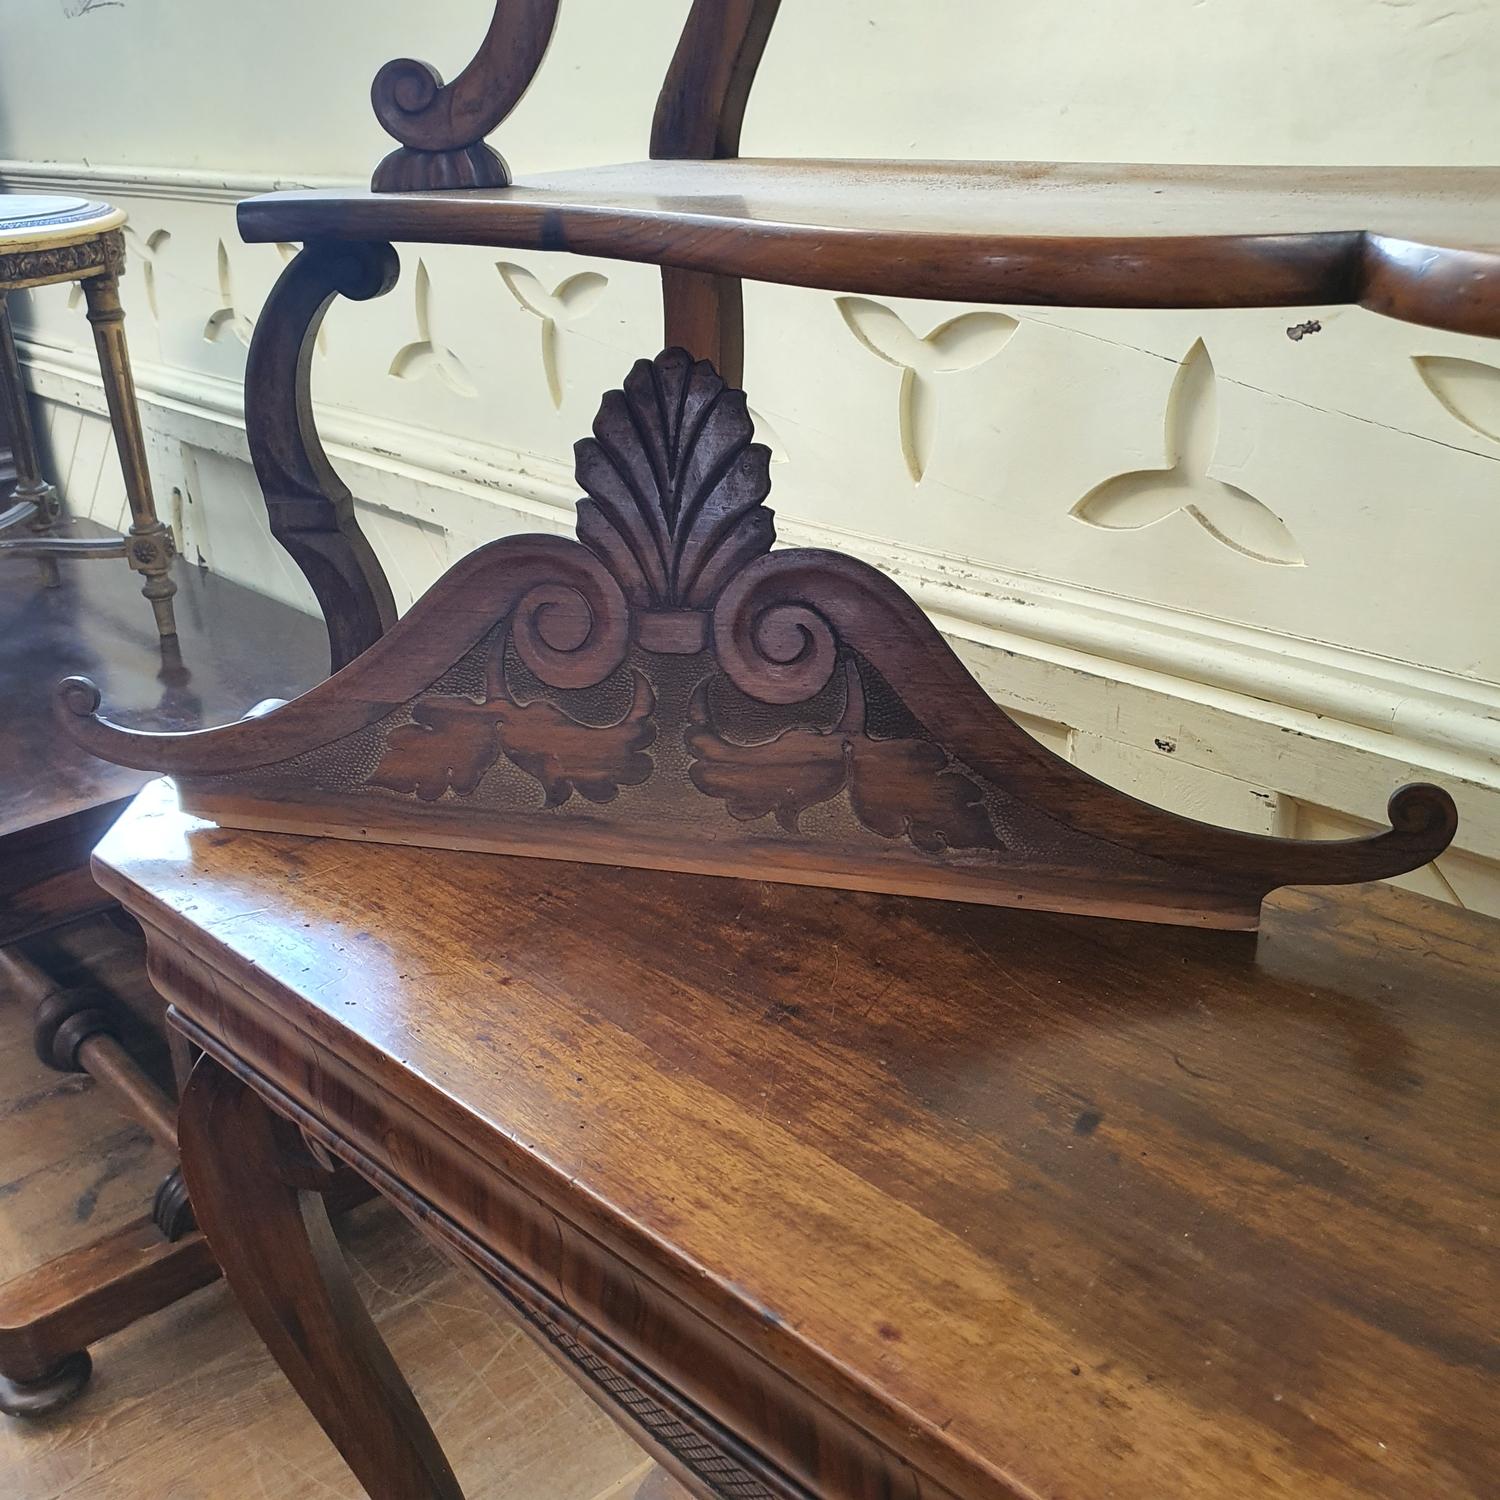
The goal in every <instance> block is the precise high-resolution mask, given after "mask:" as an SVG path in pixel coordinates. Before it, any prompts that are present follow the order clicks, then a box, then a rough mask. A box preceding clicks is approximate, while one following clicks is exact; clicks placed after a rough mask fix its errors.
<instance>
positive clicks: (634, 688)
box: [60, 349, 1456, 927]
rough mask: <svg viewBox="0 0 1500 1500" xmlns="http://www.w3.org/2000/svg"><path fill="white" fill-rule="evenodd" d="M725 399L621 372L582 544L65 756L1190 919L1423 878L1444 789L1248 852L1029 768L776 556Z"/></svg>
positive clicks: (1033, 746) (1244, 846)
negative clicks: (175, 730)
mask: <svg viewBox="0 0 1500 1500" xmlns="http://www.w3.org/2000/svg"><path fill="white" fill-rule="evenodd" d="M769 456H770V455H769V451H768V450H767V449H766V448H765V447H763V446H762V445H761V444H759V443H756V442H754V441H753V430H752V426H751V421H750V417H749V414H748V410H747V408H746V404H745V397H744V394H743V392H741V391H738V390H733V389H731V388H729V387H727V386H726V385H725V383H724V381H723V380H722V379H721V378H720V376H719V375H718V373H717V372H716V371H715V370H714V369H713V367H712V366H711V365H709V364H708V363H707V362H705V361H694V360H693V359H692V357H691V356H690V355H688V354H686V353H685V352H684V351H682V350H680V349H672V350H668V351H667V352H665V353H664V354H661V355H659V356H658V357H657V358H656V359H654V360H641V361H640V362H639V363H638V364H637V365H636V366H635V368H634V369H633V370H632V371H631V373H630V376H629V378H628V379H627V380H626V382H625V386H624V389H623V390H620V391H613V392H611V393H610V394H609V395H608V396H606V397H605V399H604V403H603V406H602V409H601V411H600V414H599V417H598V420H597V421H596V423H595V426H594V435H593V437H592V438H588V439H585V440H584V441H583V442H581V443H579V445H578V449H577V464H578V478H579V482H580V484H581V486H582V487H583V489H584V490H585V492H586V498H584V499H583V500H581V501H580V502H579V504H578V537H577V540H573V539H569V538H562V537H557V536H514V537H506V538H503V539H502V540H500V541H496V542H492V543H490V544H489V545H488V546H486V547H483V548H481V549H479V550H478V551H477V552H474V553H472V554H470V555H469V556H468V557H466V558H464V559H463V560H462V561H461V562H459V563H458V564H457V565H455V566H454V567H453V568H452V569H450V571H449V572H448V573H447V574H446V575H445V576H444V577H443V578H442V579H441V580H439V582H438V583H437V584H435V585H434V586H433V588H432V589H431V590H429V592H428V593H427V595H426V596H425V597H424V598H423V599H421V600H420V601H419V602H418V603H417V604H416V605H415V606H414V607H413V609H412V610H411V611H410V613H409V614H407V616H406V617H405V618H404V619H402V620H401V621H400V622H399V623H398V624H397V625H395V626H394V627H393V628H392V629H391V630H390V631H389V632H388V633H387V634H386V635H385V636H383V637H382V638H381V639H380V640H378V641H377V642H376V643H375V644H374V645H373V646H371V647H370V648H369V649H368V650H367V651H365V652H364V653H363V654H362V655H360V656H359V657H358V658H356V659H355V660H354V661H353V662H351V663H350V664H349V665H348V666H347V667H345V668H344V669H343V670H342V671H340V672H338V673H337V674H336V675H335V676H333V677H332V678H330V679H329V680H328V681H327V682H325V683H322V684H320V685H319V686H318V687H316V688H314V689H313V690H312V691H311V692H309V693H307V694H305V695H304V696H303V697H301V698H298V699H295V700H294V701H292V702H290V703H287V704H284V705H281V706H278V707H273V708H271V709H270V710H269V711H267V712H264V713H261V714H258V715H257V716H256V717H253V718H248V719H245V720H242V721H241V722H239V723H237V724H232V725H228V726H226V727H224V728H221V729H214V730H206V731H202V732H200V733H195V734H180V735H153V734H142V733H137V732H133V731H129V730H125V729H121V728H119V727H118V726H116V725H113V724H110V723H109V722H108V721H106V720H104V719H101V718H100V717H99V716H98V714H97V708H98V705H99V695H98V692H97V690H96V689H95V688H94V686H93V685H92V684H91V683H89V682H88V681H87V680H86V679H78V678H74V679H70V680H69V681H68V682H67V683H65V684H63V685H62V688H61V690H60V709H61V713H62V717H63V719H64V722H65V723H66V725H67V727H68V730H69V732H70V733H71V734H72V736H73V738H74V739H76V740H77V741H78V742H79V743H80V744H81V745H83V746H84V748H86V749H88V750H91V751H93V752H94V753H95V754H97V755H101V756H103V757H104V758H105V759H107V760H113V761H117V762H120V763H123V764H125V765H131V766H137V767H141V768H143V769H156V770H163V771H168V772H171V773H172V774H174V775H175V776H176V777H177V779H178V781H179V783H180V788H181V793H182V799H183V803H184V805H185V806H186V807H188V808H189V809H190V810H192V811H194V812H198V813H200V814H202V815H204V816H206V817H210V818H214V819H216V820H218V821H219V822H221V823H224V824H227V825H230V826H236V827H246V828H262V829H272V830H285V831H290V832H301V833H324V834H333V835H336V836H340V837H348V838H360V839H373V840H377V841H381V840H384V841H390V842H399V843H410V844H429V845H434V846H437V847H443V848H460V849H482V850H491V851H496V852H505V853H515V854H529V855H542V856H546V857H550V858H557V859H580V860H586V861H592V862H602V863H607V864H618V865H627V866H628V865H638V866H644V867H652V868H665V869H682V870H689V871H698V872H702V873H706V874H718V875H739V876H750V877H754V878H758V879H765V880H782V881H790V882H795V883H803V884H813V885H831V886H846V887H850V888H855V889H865V890H875V891H890V892H900V893H904V894H913V895H925V896H938V897H947V898H952V899H959V900H967V901H979V902H988V903H991V904H996V905H1008V906H1014V905H1021V906H1038V907H1044V908H1048V909H1053V910H1063V911H1084V912H1097V913H1102V914H1108V915H1113V916H1121V917H1133V918H1143V919H1149V920H1156V921H1168V922H1192V923H1201V924H1204V925H1210V926H1223V927H1253V926H1254V925H1255V923H1256V921H1257V919H1258V914H1259V908H1260V902H1261V899H1262V897H1264V896H1265V894H1266V893H1267V892H1268V891H1270V890H1272V889H1274V888H1275V887H1277V886H1280V885H1291V884H1320V883H1334V884H1342V883H1347V882H1353V881H1363V880H1374V879H1379V878H1382V877H1385V876H1390V875H1395V874H1399V873H1402V872H1404V871H1407V870H1411V869H1414V868H1415V867H1417V866H1419V865H1422V864H1425V863H1426V862H1428V861H1429V860H1431V859H1433V858H1434V857H1435V856H1436V855H1437V854H1439V853H1441V852H1442V850H1443V849H1445V848H1446V847H1447V845H1448V843H1449V841H1450V840H1451V839H1452V837H1453V833H1454V829H1455V827H1456V814H1455V811H1454V807H1453V802H1452V800H1451V798H1450V797H1449V796H1448V795H1447V793H1446V792H1443V791H1441V790H1440V789H1438V788H1436V787H1431V786H1420V785H1419V786H1409V787H1405V788H1403V789H1402V790H1401V791H1399V792H1397V793H1396V794H1395V796H1394V797H1393V798H1392V799H1391V803H1390V809H1389V813H1390V819H1391V824H1392V826H1391V827H1390V828H1389V829H1387V830H1386V831H1385V832H1383V833H1378V834H1374V835H1372V836H1370V837H1368V838H1359V839H1350V840H1343V841H1337V842H1302V841H1296V840H1288V839H1272V838H1261V837H1257V836H1254V835H1249V834H1242V833H1235V832H1231V831H1228V830H1225V829H1220V828H1214V827H1210V826H1208V825H1206V824H1201V823H1195V822H1191V821H1189V820H1188V819H1185V818H1179V817H1176V816H1175V815H1173V814H1171V813H1167V812H1163V811H1162V810H1161V809H1159V808H1156V807H1152V806H1150V805H1148V804H1146V803H1144V802H1139V801H1136V800H1135V799H1134V798H1131V797H1129V796H1127V795H1125V794H1124V793H1123V792H1120V791H1117V790H1115V789H1113V788H1111V787H1109V786H1106V785H1104V784H1103V783H1102V782H1098V781H1095V780H1094V779H1093V778H1092V777H1090V776H1088V775H1086V774H1085V773H1084V772H1082V771H1080V770H1079V769H1078V768H1077V767H1075V766H1073V765H1071V764H1070V763H1069V762H1067V761H1064V760H1062V759H1060V758H1059V757H1057V756H1056V755H1054V754H1052V753H1051V752H1050V751H1048V750H1046V749H1045V748H1043V747H1042V746H1041V745H1039V744H1038V743H1037V742H1036V741H1035V740H1033V739H1032V738H1031V737H1030V736H1028V735H1027V734H1026V733H1025V732H1024V731H1023V730H1021V729H1020V728H1018V727H1017V726H1016V724H1015V723H1014V722H1013V721H1012V720H1011V719H1009V718H1008V717H1007V716H1006V715H1005V714H1004V713H1003V712H1002V711H1001V710H1000V709H999V708H998V707H997V706H996V705H995V704H994V702H993V701H992V700H991V699H990V698H989V697H988V696H987V695H986V694H985V692H984V691H983V690H982V689H981V688H980V687H979V685H978V684H977V683H976V682H975V681H974V679H973V678H972V677H971V676H970V675H969V673H968V671H967V670H966V669H965V668H964V666H963V665H962V663H961V662H960V661H959V660H958V658H957V657H956V656H955V655H954V654H953V652H952V650H951V649H950V648H949V647H948V645H947V643H946V642H945V641H944V640H943V638H942V637H941V636H940V635H939V634H938V632H937V630H936V629H935V628H934V627H933V625H932V624H931V623H930V622H929V621H928V619H927V618H926V616H925V615H924V614H923V613H922V612H921V610H920V609H918V607H917V606H916V605H915V604H914V603H913V602H912V601H911V600H910V599H909V598H908V597H907V596H906V594H904V593H903V592H902V590H901V589H900V588H899V587H898V586H897V585H896V584H894V583H893V582H891V580H890V579H888V578H887V577H885V575H884V574H882V573H880V572H878V571H877V570H875V569H874V568H871V567H869V566H868V565H866V564H865V563H862V562H859V561H857V560H855V559H853V558H850V557H846V556H844V555H843V554H841V553H837V552H827V551H816V550H810V549H796V550H787V551H773V550H772V542H773V540H774V527H773V522H772V515H771V512H770V510H768V509H767V508H766V506H765V503H764V502H765V500H766V497H767V495H768V493H769V490H770V480H769Z"/></svg>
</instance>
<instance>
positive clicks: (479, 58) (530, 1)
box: [370, 0, 561, 192]
mask: <svg viewBox="0 0 1500 1500" xmlns="http://www.w3.org/2000/svg"><path fill="white" fill-rule="evenodd" d="M560 3H561V0H496V4H495V11H494V15H493V16H492V18H491V20H490V26H489V30H488V31H487V32H486V33H485V35H484V40H483V41H482V42H481V43H480V45H479V50H478V51H477V52H476V53H475V54H474V57H473V58H472V59H471V61H470V62H469V63H468V65H467V66H466V67H465V68H464V70H463V71H462V72H461V73H460V74H459V75H458V77H457V78H455V79H454V80H453V82H452V83H444V82H443V79H442V75H441V74H440V73H439V72H438V71H437V69H436V68H434V67H433V66H432V65H431V64H430V63H424V62H418V61H416V60H415V59H413V58H409V57H400V58H395V59H393V60H392V61H391V62H388V63H386V65H385V66H384V67H383V68H381V70H380V71H379V73H377V74H376V75H375V81H374V83H373V84H372V85H371V86H370V102H371V104H372V105H373V106H374V109H375V118H376V119H377V120H379V121H380V123H381V125H382V126H383V127H384V128H385V129H386V130H387V131H388V132H389V133H390V134H391V135H393V136H394V137H395V138H396V139H397V140H398V141H400V142H401V145H400V147H399V148H398V149H397V150H395V151H393V152H391V154H390V155H389V156H388V157H386V158H385V160H384V161H382V162H381V164H380V166H379V167H378V168H376V171H375V176H374V179H373V181H372V183H371V186H372V187H373V188H374V189H375V190H376V191H377V192H389V191H396V190H403V189H407V190H409V189H423V188H440V187H449V188H454V187H492V186H497V185H501V184H504V183H506V182H508V181H509V180H510V174H509V170H508V169H507V167H506V165H505V160H504V158H503V157H501V156H500V155H499V153H498V152H496V151H494V150H492V149H491V148H490V147H489V146H487V145H486V144H485V140H484V138H485V136H487V135H488V134H489V133H490V132H491V131H492V130H494V129H495V127H496V126H497V125H499V124H500V122H501V121H502V120H503V119H505V117H506V116H507V115H508V114H509V113H510V112H511V110H513V109H514V108H515V107H516V105H517V104H518V103H519V102H520V100H521V96H522V95H523V94H524V93H525V92H526V90H527V88H528V87H529V85H530V83H531V80H532V79H533V78H534V77H535V76H536V71H537V69H538V68H539V67H540V66H541V63H542V59H543V57H545V56H546V53H547V48H548V46H549V45H550V44H551V41H552V30H553V27H554V26H555V25H556V22H557V10H558V6H559V4H560Z"/></svg>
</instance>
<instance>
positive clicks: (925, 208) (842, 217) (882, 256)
mask: <svg viewBox="0 0 1500 1500" xmlns="http://www.w3.org/2000/svg"><path fill="white" fill-rule="evenodd" d="M240 228H241V231H242V233H243V234H244V236H245V238H246V239H248V240H253V241H266V240H281V241H286V240H305V239H319V238H336V239H383V240H396V241H418V242H432V243H445V244H446V243H452V244H478V245H495V246H506V247H510V248H514V249H532V250H570V251H574V252H576V253H578V254H581V255H594V256H604V257H609V258H612V259H618V260H636V261H645V262H649V263H653V264H661V265H671V266H679V267H685V268H688V269H693V270H701V271H713V272H718V273H721V274H724V275H732V276H741V277H745V278H748V279H751V280H759V281H778V282H787V283H792V284H795V285H802V286H814V287H823V288H827V289H830V290H836V291H845V292H864V293H869V294H873V295H879V296H921V297H931V298H952V299H955V300H959V301H971V302H1004V303H1012V304H1037V305H1054V306H1076V307H1136V308H1168V307H1267V306H1286V307H1292V306H1324V305H1332V304H1338V303H1360V304H1362V305H1364V306H1366V307H1369V308H1372V309H1373V310H1375V311H1377V312H1381V313H1385V314H1387V315H1389V316H1392V317H1397V318H1402V319H1405V320H1407V321H1409V322H1414V323H1422V324H1426V325H1428V326H1431V327H1435V328H1447V329H1452V330H1455V331H1459V332H1469V333H1479V334H1485V335H1489V336H1491V337H1500V167H1434V168H1417V167H1349V168H1344V167H1224V166H1213V167H1207V166H1203V167H1200V166H1129V165H1126V166H1120V165H1088V164H1066V163H1037V162H886V161H811V160H809V161H793V160H787V161H773V160H750V159H746V160H728V161H650V162H634V163H628V164H624V165H619V166H606V167H597V168H588V169H583V170H578V171H568V172H559V173H555V174H550V175H542V176H536V177H531V178H528V179H526V180H524V181H521V182H517V183H515V184H514V185H512V186H510V187H507V188H498V189H495V188H487V189H468V190H463V191H454V192H423V193H371V192H366V191H362V190H354V189H348V190H341V189H332V190H320V191H296V192H282V193H272V194H268V195H266V196H264V197H259V198H252V199H250V200H248V201H247V202H245V203H243V204H241V205H240Z"/></svg>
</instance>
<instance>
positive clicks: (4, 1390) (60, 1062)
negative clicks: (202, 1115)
mask: <svg viewBox="0 0 1500 1500" xmlns="http://www.w3.org/2000/svg"><path fill="white" fill-rule="evenodd" d="M0 988H3V989H6V990H9V991H10V992H11V993H12V994H13V995H14V996H16V997H17V998H18V999H19V1000H21V1001H22V1003H24V1004H27V1005H29V1006H31V1007H33V1011H34V1015H35V1017H36V1020H35V1031H34V1037H35V1043H36V1050H37V1056H38V1057H40V1058H41V1060H42V1061H43V1062H44V1063H45V1064H46V1065H47V1066H48V1067H50V1068H56V1069H57V1070H58V1071H60V1072H65V1073H87V1074H88V1075H89V1076H90V1077H91V1078H92V1079H94V1081H95V1082H96V1083H98V1084H99V1085H101V1086H102V1087H103V1088H105V1089H107V1090H108V1091H109V1092H110V1094H111V1095H112V1096H113V1098H114V1099H115V1100H116V1102H117V1103H118V1104H119V1105H120V1107H121V1108H122V1110H123V1111H124V1113H125V1114H127V1115H129V1116H130V1117H131V1118H132V1119H134V1120H137V1121H139V1122H140V1123H141V1124H142V1125H143V1126H144V1127H145V1128H146V1130H148V1131H149V1132H150V1134H151V1137H152V1139H153V1140H155V1141H156V1142H157V1144H158V1145H160V1146H163V1147H165V1148H166V1150H168V1151H169V1152H171V1153H172V1155H173V1157H174V1158H175V1157H176V1155H177V1106H176V1104H175V1103H174V1102H173V1101H172V1100H171V1099H169V1098H168V1097H167V1095H166V1094H164V1093H163V1092H162V1090H161V1089H160V1088H158V1087H157V1085H156V1084H155V1082H154V1081H153V1080H152V1079H151V1078H150V1077H149V1076H148V1075H147V1074H146V1072H145V1070H144V1069H143V1068H142V1067H141V1066H140V1064H139V1063H137V1062H136V1061H135V1059H134V1058H133V1057H131V1055H130V1054H129V1053H128V1052H127V1051H126V1050H125V1048H124V1046H123V1045H122V1044H121V1041H120V1038H119V1036H118V1034H117V1033H116V1030H115V1022H114V1018H113V1015H112V1013H111V1009H110V1005H109V1002H108V1001H107V999H106V998H105V996H104V995H103V994H101V993H100V992H99V991H98V990H95V989H92V988H90V987H88V986H75V987H64V986H61V985H59V984H57V983H56V982H55V981H54V980H53V979H52V977H51V976H50V975H49V974H47V973H46V971H45V970H43V969H42V968H40V967H39V966H38V965H37V964H35V963H33V962H32V961H31V960H30V959H29V958H27V957H26V956H25V955H24V954H22V953H21V952H20V951H19V950H17V949H14V948H12V949H0ZM318 1185H319V1187H320V1189H322V1190H324V1191H325V1192H326V1195H327V1198H328V1205H329V1208H330V1210H331V1211H333V1212H335V1213H337V1212H339V1211H340V1210H342V1209H346V1208H352V1207H353V1206H355V1205H356V1204H358V1203H362V1202H364V1201H365V1200H366V1199H367V1198H369V1196H370V1193H371V1190H370V1188H369V1187H368V1186H367V1185H366V1184H365V1183H364V1182H362V1181H361V1180H360V1179H359V1178H358V1177H356V1176H355V1175H354V1174H353V1173H350V1172H344V1171H341V1172H338V1173H336V1174H334V1175H332V1176H328V1177H326V1178H325V1179H324V1180H321V1181H320V1183H319V1184H318ZM219 1274H220V1272H219V1265H218V1262H217V1261H216V1260H215V1259H214V1255H213V1251H212V1250H211V1249H210V1248H209V1245H208V1242H207V1240H205V1238H204V1237H203V1235H202V1234H201V1233H200V1232H199V1231H198V1228H197V1224H196V1222H195V1220H194V1217H193V1210H192V1205H191V1204H190V1203H189V1201H188V1194H187V1189H186V1187H185V1186H184V1184H183V1180H182V1171H181V1169H180V1168H178V1167H176V1166H174V1167H173V1168H172V1170H171V1171H170V1172H169V1173H168V1174H167V1175H166V1177H164V1178H163V1179H162V1182H161V1186H160V1187H159V1188H158V1189H157V1191H156V1196H155V1198H154V1199H153V1200H152V1204H151V1211H150V1212H149V1213H147V1214H144V1215H143V1216H142V1217H140V1218H138V1219H134V1220H132V1221H131V1222H130V1223H128V1224H126V1225H124V1226H123V1227H121V1228H119V1229H117V1230H115V1231H113V1232H112V1233H110V1234H107V1235H105V1236H104V1237H103V1238H102V1239H99V1240H96V1241H94V1242H93V1243H92V1244H89V1245H84V1246H81V1247H79V1248H78V1249H76V1250H70V1251H68V1252H67V1253H66V1254H64V1255H60V1256H58V1257H56V1258H55V1259H53V1260H51V1261H48V1262H47V1263H46V1264H45V1265H41V1266H37V1267H35V1268H34V1269H33V1270H30V1271H26V1272H23V1273H22V1274H21V1275H19V1276H16V1277H13V1278H12V1279H11V1280H10V1281H8V1282H5V1283H4V1284H0V1412H4V1413H5V1414H6V1415H7V1416H13V1417H33V1416H42V1415H44V1414H46V1413H47V1412H51V1411H56V1410H57V1409H58V1407H60V1406H64V1405H66V1404H67V1403H68V1402H69V1401H71V1400H72V1399H73V1398H74V1397H75V1396H77V1395H78V1394H79V1392H80V1391H82V1390H83V1388H84V1386H85V1385H86V1384H87V1383H88V1379H89V1376H90V1374H91V1372H92V1369H93V1362H92V1360H91V1359H90V1357H89V1354H88V1346H89V1345H90V1344H94V1343H97V1342H98V1341H99V1340H100V1339H102V1338H106V1337H108V1336H109V1335H110V1334H112V1333H118V1332H119V1331H120V1330H121V1329H122V1328H127V1327H129V1326H130V1324H132V1323H134V1322H136V1321H138V1320H139V1319H141V1318H143V1317H147V1316H149V1315H150V1314H151V1313H154V1312H159V1311H161V1310H162V1309H163V1308H165V1307H170V1306H171V1305H172V1304H173V1303H174V1302H177V1301H179V1300H180V1299H181V1298H183V1297H185V1296H187V1294H188V1293H189V1292H193V1291H196V1290H198V1288H199V1287H203V1286H207V1285H208V1284H209V1283H210V1282H213V1281H216V1280H218V1278H219Z"/></svg>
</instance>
